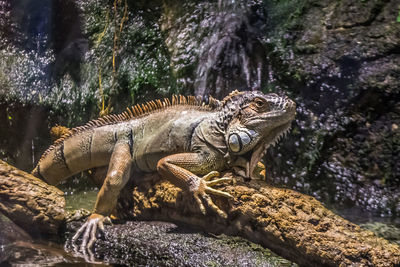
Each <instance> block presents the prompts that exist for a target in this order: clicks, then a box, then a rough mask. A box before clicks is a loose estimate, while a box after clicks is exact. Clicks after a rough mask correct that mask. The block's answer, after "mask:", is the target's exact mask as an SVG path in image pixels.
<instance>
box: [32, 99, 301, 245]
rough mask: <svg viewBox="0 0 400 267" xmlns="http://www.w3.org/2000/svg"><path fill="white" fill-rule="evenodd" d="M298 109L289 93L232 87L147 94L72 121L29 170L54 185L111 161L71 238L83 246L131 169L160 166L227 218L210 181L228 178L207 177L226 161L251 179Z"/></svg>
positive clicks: (149, 169)
mask: <svg viewBox="0 0 400 267" xmlns="http://www.w3.org/2000/svg"><path fill="white" fill-rule="evenodd" d="M295 110H296V105H295V103H294V102H293V101H292V100H290V99H289V98H287V97H285V96H278V95H276V94H263V93H261V92H258V91H247V92H239V91H234V92H232V93H231V94H229V95H228V96H227V97H225V98H224V99H223V100H222V101H219V100H216V99H213V98H210V100H209V104H208V105H205V104H204V103H202V101H200V99H198V98H195V97H193V96H189V97H184V96H173V97H172V100H171V101H170V100H169V99H164V100H156V101H150V102H148V103H146V104H142V105H136V106H133V107H131V108H127V110H126V111H125V112H123V113H122V114H119V115H107V116H105V117H102V118H99V119H96V120H92V121H90V122H88V123H87V124H85V125H83V126H80V127H77V128H73V129H72V130H70V131H69V132H68V133H66V134H65V135H64V136H62V137H61V138H59V139H58V140H56V141H55V142H54V144H53V145H52V146H50V147H49V148H48V149H47V150H46V151H45V152H44V154H43V155H42V157H41V158H40V160H39V162H38V164H37V166H36V167H35V169H34V170H33V171H32V174H33V175H35V176H37V177H39V178H41V179H43V180H45V181H46V182H48V183H50V184H53V185H55V184H57V183H59V182H60V181H62V180H64V179H66V178H67V177H69V176H72V175H74V174H77V173H79V172H82V171H84V170H88V169H92V168H97V167H102V166H108V170H107V175H106V178H105V180H104V182H103V185H102V186H101V188H100V191H99V193H98V195H97V199H96V204H95V206H94V209H93V213H92V214H91V215H90V216H89V218H88V220H87V222H86V223H85V224H84V225H83V226H81V228H80V229H79V230H78V231H77V233H76V234H75V236H74V237H73V241H74V242H75V241H76V239H77V238H79V237H80V236H82V235H83V237H82V243H81V249H82V250H86V249H90V248H91V246H92V245H93V243H94V241H95V240H96V231H97V229H98V228H100V229H101V230H102V229H103V227H104V226H103V222H104V220H105V218H106V217H107V216H109V215H110V213H111V211H112V210H113V208H114V207H115V205H116V202H117V198H118V195H119V193H120V190H121V189H122V188H123V187H124V185H125V184H126V182H127V181H128V178H129V177H130V175H131V171H133V170H135V171H142V172H154V171H158V172H159V174H160V175H161V176H162V177H165V178H167V179H168V180H169V181H170V182H172V183H173V184H175V185H176V186H179V187H180V188H182V189H183V190H184V191H187V192H190V193H191V194H193V197H194V199H195V200H196V202H197V204H198V206H199V208H200V210H201V212H202V213H203V214H205V211H206V209H205V207H204V205H203V202H202V201H205V202H206V203H207V205H208V206H209V207H210V208H211V209H212V210H214V211H215V212H217V213H218V214H219V215H221V216H223V217H226V213H225V212H224V211H222V210H221V209H220V208H219V207H217V206H216V205H215V204H214V203H213V201H212V200H211V198H210V196H209V194H215V195H220V196H224V197H232V196H231V195H230V194H228V193H226V192H223V191H221V190H216V189H213V188H212V187H211V186H213V185H215V184H218V183H221V182H224V181H227V180H228V178H220V179H216V180H213V181H210V178H213V177H215V176H218V172H217V171H221V170H224V169H227V168H231V167H240V168H242V169H244V173H245V175H246V176H247V177H250V178H251V177H252V175H253V170H254V169H255V167H256V165H257V163H258V162H259V161H260V159H261V158H262V156H263V155H264V153H265V151H266V149H267V147H268V146H270V145H271V144H274V143H275V142H277V140H278V138H279V137H280V136H282V135H283V134H284V133H286V132H287V131H288V129H289V128H290V125H291V122H292V120H293V118H294V116H295V112H296V111H295ZM202 175H204V176H202ZM201 176H202V177H201Z"/></svg>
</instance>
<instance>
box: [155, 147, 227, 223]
mask: <svg viewBox="0 0 400 267" xmlns="http://www.w3.org/2000/svg"><path fill="white" fill-rule="evenodd" d="M210 163H211V162H210V159H209V158H206V157H204V156H202V155H201V154H198V153H180V154H174V155H170V156H166V157H164V158H162V159H160V160H159V161H158V164H157V170H158V172H159V173H160V174H161V176H163V177H165V178H167V179H168V180H169V181H170V182H172V183H173V184H175V185H176V186H179V187H180V188H182V189H184V190H187V191H190V192H192V193H193V196H194V198H195V200H196V202H197V204H198V205H199V208H200V210H201V212H202V213H203V214H205V213H206V209H205V207H204V205H203V203H202V201H201V198H202V199H203V200H205V201H206V202H207V204H208V206H209V207H210V208H211V209H213V210H214V211H215V212H217V213H218V214H219V215H220V216H222V217H224V218H226V217H227V215H226V213H225V212H224V211H222V210H221V209H220V208H219V207H217V206H216V205H215V204H214V203H213V202H212V200H211V198H210V196H209V195H208V194H214V195H219V196H223V197H228V198H233V197H232V195H230V194H229V193H226V192H223V191H221V190H216V189H213V188H211V186H213V185H216V184H219V183H221V182H225V181H229V180H230V178H221V179H217V180H213V181H208V180H210V179H211V178H212V177H215V176H218V175H219V173H218V172H216V171H212V172H210V173H209V174H207V175H205V176H203V177H202V178H200V177H198V176H197V175H195V174H194V173H193V172H197V173H203V172H204V170H207V169H209V166H210Z"/></svg>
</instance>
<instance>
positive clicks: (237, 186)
mask: <svg viewBox="0 0 400 267" xmlns="http://www.w3.org/2000/svg"><path fill="white" fill-rule="evenodd" d="M225 176H231V177H233V178H234V181H233V182H232V183H229V184H225V185H220V186H219V189H221V190H224V191H226V192H229V193H230V194H232V195H233V196H234V199H233V200H227V199H225V198H221V197H214V196H212V198H213V200H214V202H215V203H216V204H217V205H218V206H219V207H222V209H223V210H224V211H225V212H226V213H227V214H228V217H227V218H222V217H220V216H218V215H217V214H215V213H213V211H212V210H208V212H207V215H203V214H202V213H201V212H200V210H199V209H198V206H197V205H196V203H195V201H194V200H193V198H192V196H191V195H189V194H185V193H183V192H182V190H181V189H179V188H177V187H175V186H173V185H172V184H170V183H169V182H167V181H165V180H162V179H160V178H159V177H158V175H156V174H149V175H146V176H145V179H140V180H139V181H135V179H131V182H130V183H129V184H128V185H127V186H126V187H125V189H124V190H123V192H121V196H120V201H119V205H118V207H117V215H118V216H119V217H125V218H135V219H145V220H164V221H172V222H182V223H186V224H190V225H192V226H196V227H200V228H202V229H203V230H205V231H207V232H210V233H216V234H221V233H225V234H229V235H237V236H242V237H245V238H247V239H249V240H250V241H253V242H256V243H259V244H261V245H263V246H265V247H268V248H270V249H272V250H273V251H275V252H277V253H278V254H279V255H281V256H282V257H285V258H287V259H289V260H292V261H294V262H296V263H298V264H300V265H307V266H321V265H327V266H338V265H342V266H345V265H362V266H395V265H399V264H400V247H399V246H398V245H396V244H393V243H390V242H389V241H387V240H385V239H383V238H379V237H377V236H376V235H374V234H373V233H372V232H371V231H367V230H364V229H362V228H360V227H359V226H357V225H355V224H353V223H351V222H349V221H347V220H345V219H343V218H341V217H340V216H338V215H336V214H334V213H333V212H332V211H330V210H328V209H326V208H325V207H324V206H323V205H322V204H321V203H320V202H319V201H317V200H316V199H315V198H313V197H310V196H307V195H304V194H301V193H299V192H296V191H293V190H289V189H283V188H276V187H272V186H270V185H268V184H267V183H265V182H263V181H259V180H252V181H249V182H242V181H240V179H236V177H234V176H233V175H232V174H230V173H227V174H225ZM135 177H136V178H137V176H135ZM64 206H65V201H64V197H63V193H62V192H61V191H60V190H58V189H57V188H55V187H53V186H50V185H48V184H46V183H44V182H43V181H41V180H40V179H38V178H35V177H33V176H32V175H30V174H28V173H26V172H23V171H21V170H18V169H16V168H14V167H12V166H10V165H8V164H7V163H5V162H3V161H0V212H2V213H3V214H5V215H6V216H7V217H8V218H10V219H11V220H12V221H14V222H15V223H16V224H18V225H19V226H20V227H22V228H23V229H25V230H27V231H28V232H29V233H31V234H34V235H37V233H41V234H46V235H47V234H56V233H57V232H58V231H59V229H60V225H62V223H63V222H64V220H65V217H64V215H65V212H64Z"/></svg>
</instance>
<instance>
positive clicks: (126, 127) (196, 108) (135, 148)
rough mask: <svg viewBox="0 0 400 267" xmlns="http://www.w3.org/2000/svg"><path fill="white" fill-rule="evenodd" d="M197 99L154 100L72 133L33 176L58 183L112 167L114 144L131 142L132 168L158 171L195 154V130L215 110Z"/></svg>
mask: <svg viewBox="0 0 400 267" xmlns="http://www.w3.org/2000/svg"><path fill="white" fill-rule="evenodd" d="M200 103H201V102H200V101H198V100H197V99H196V98H194V97H188V98H186V97H183V96H174V97H173V98H172V101H171V102H170V101H169V100H168V99H164V100H163V101H160V100H158V101H151V102H148V103H146V104H142V105H136V106H133V107H131V108H128V109H127V110H126V111H125V112H123V113H122V114H119V115H109V116H105V117H103V118H99V119H97V120H92V121H90V122H88V123H87V124H85V125H83V126H80V127H76V128H73V129H71V131H70V132H69V133H67V134H65V135H64V136H62V137H61V138H60V139H58V140H57V141H55V143H54V144H53V145H52V146H51V147H50V148H49V149H47V150H46V152H45V153H44V154H43V155H42V157H41V159H40V160H39V162H38V164H37V166H36V168H35V169H34V170H33V171H32V174H33V175H35V176H37V177H41V178H42V179H44V180H45V181H47V182H48V183H50V184H57V183H58V182H59V181H62V180H64V179H66V178H68V177H70V176H72V175H74V174H77V173H80V172H82V171H84V170H88V169H91V168H95V167H101V166H107V165H108V164H109V161H110V157H111V154H112V152H113V150H114V146H115V144H116V143H117V142H118V141H121V140H126V141H127V142H128V143H129V146H130V150H131V154H132V167H133V168H134V169H136V170H138V171H145V172H152V171H156V167H157V162H158V161H159V160H160V159H161V158H162V157H165V156H166V155H169V154H175V153H181V152H189V151H191V149H192V147H191V139H192V135H193V132H194V129H195V128H196V127H197V126H198V125H199V123H200V122H201V121H203V120H204V119H206V118H208V119H210V118H211V117H213V116H215V112H214V110H213V109H212V108H210V107H209V106H207V105H201V104H200Z"/></svg>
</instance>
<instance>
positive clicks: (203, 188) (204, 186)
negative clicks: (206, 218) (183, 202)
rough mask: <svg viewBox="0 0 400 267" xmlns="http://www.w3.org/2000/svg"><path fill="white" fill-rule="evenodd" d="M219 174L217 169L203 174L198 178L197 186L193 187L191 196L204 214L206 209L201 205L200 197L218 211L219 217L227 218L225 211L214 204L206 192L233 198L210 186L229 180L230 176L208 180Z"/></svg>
mask: <svg viewBox="0 0 400 267" xmlns="http://www.w3.org/2000/svg"><path fill="white" fill-rule="evenodd" d="M217 176H219V173H218V172H217V171H212V172H210V173H208V174H206V175H204V176H203V178H200V179H199V184H198V185H197V188H195V189H193V190H192V191H193V196H194V199H195V200H196V202H197V204H198V205H199V208H200V210H201V212H202V213H203V214H204V215H205V214H206V209H205V207H204V205H203V202H202V201H201V198H202V199H204V200H205V201H206V202H207V204H208V206H209V207H210V208H211V209H213V210H214V211H215V212H216V213H218V214H219V215H220V216H221V217H223V218H227V215H226V213H225V212H224V211H223V210H221V209H220V208H219V207H218V206H217V205H215V204H214V202H213V201H212V199H211V197H210V196H209V195H208V194H214V195H218V196H222V197H227V198H233V196H232V195H231V194H229V193H227V192H224V191H221V190H217V189H214V188H211V186H214V185H217V184H220V183H223V182H227V181H231V180H232V179H231V178H219V179H216V180H212V181H210V180H211V179H212V178H214V177H217Z"/></svg>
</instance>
